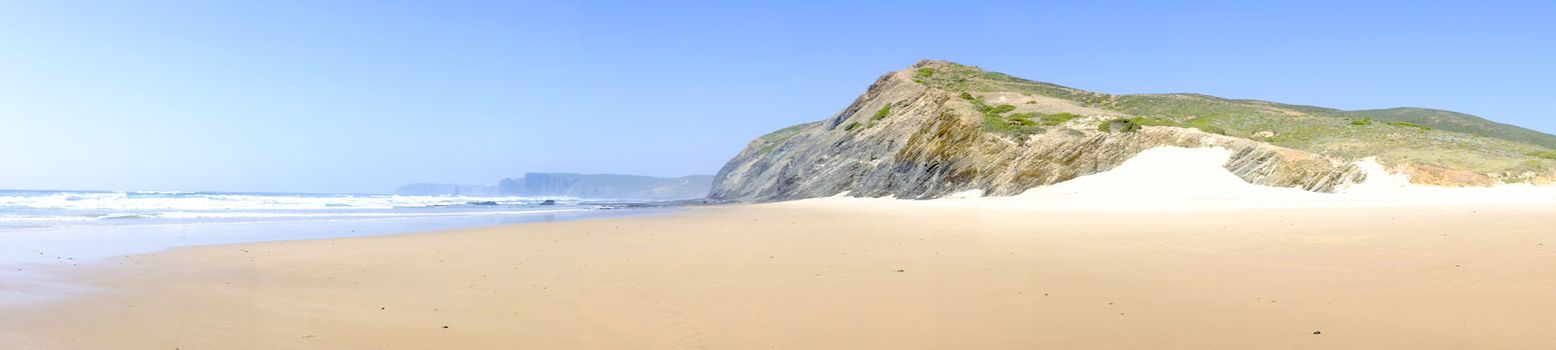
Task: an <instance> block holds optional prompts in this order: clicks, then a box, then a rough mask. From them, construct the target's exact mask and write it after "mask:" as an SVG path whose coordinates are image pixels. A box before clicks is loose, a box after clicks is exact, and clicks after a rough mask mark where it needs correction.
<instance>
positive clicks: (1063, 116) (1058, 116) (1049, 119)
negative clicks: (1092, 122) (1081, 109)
mask: <svg viewBox="0 0 1556 350" xmlns="http://www.w3.org/2000/svg"><path fill="white" fill-rule="evenodd" d="M1080 117H1081V116H1080V115H1079V114H1075V113H1054V114H1044V115H1043V116H1042V119H1041V120H1042V121H1043V125H1059V124H1064V122H1067V121H1070V120H1072V119H1075V118H1080Z"/></svg>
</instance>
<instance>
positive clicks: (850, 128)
mask: <svg viewBox="0 0 1556 350" xmlns="http://www.w3.org/2000/svg"><path fill="white" fill-rule="evenodd" d="M858 128H859V122H852V123H848V125H847V126H844V127H843V130H844V131H854V129H858Z"/></svg>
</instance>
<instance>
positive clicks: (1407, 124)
mask: <svg viewBox="0 0 1556 350" xmlns="http://www.w3.org/2000/svg"><path fill="white" fill-rule="evenodd" d="M1389 125H1393V126H1398V127H1402V128H1417V129H1421V131H1427V130H1432V128H1428V127H1425V126H1422V125H1421V124H1416V123H1411V122H1389Z"/></svg>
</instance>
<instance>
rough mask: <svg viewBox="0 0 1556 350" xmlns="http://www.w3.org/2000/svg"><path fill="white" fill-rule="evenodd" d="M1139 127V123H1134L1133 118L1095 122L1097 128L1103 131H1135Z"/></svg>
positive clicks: (1138, 129)
mask: <svg viewBox="0 0 1556 350" xmlns="http://www.w3.org/2000/svg"><path fill="white" fill-rule="evenodd" d="M1140 129H1141V127H1140V123H1136V122H1135V121H1134V120H1130V119H1124V118H1118V119H1113V120H1109V121H1105V122H1102V124H1097V130H1098V131H1105V132H1114V131H1118V132H1136V131H1140Z"/></svg>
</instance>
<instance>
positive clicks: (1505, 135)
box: [915, 61, 1556, 174]
mask: <svg viewBox="0 0 1556 350" xmlns="http://www.w3.org/2000/svg"><path fill="white" fill-rule="evenodd" d="M920 66H921V67H920V68H918V69H919V70H923V69H926V68H928V69H931V71H932V72H933V73H930V74H916V75H915V77H917V79H918V81H919V82H920V83H921V84H924V85H925V86H928V87H930V88H938V89H944V90H949V91H952V92H954V93H959V94H960V95H961V97H962V98H963V99H966V100H967V101H969V102H971V103H973V106H974V108H975V109H977V110H978V112H979V113H980V114H982V118H983V122H984V123H983V124H984V127H985V130H988V131H990V132H996V133H1000V134H1005V135H1011V136H1014V137H1022V136H1023V135H1030V134H1033V133H1036V132H1037V131H1039V130H1040V128H1042V127H1044V126H1051V125H1059V124H1063V123H1064V121H1068V120H1070V119H1074V117H1070V116H1059V115H1058V114H1054V115H1053V117H1050V115H1035V114H1030V113H1018V114H1014V115H1007V114H1006V113H1008V112H1011V111H1012V110H1014V108H1011V107H1005V106H1009V105H998V106H989V105H987V104H986V103H984V102H983V101H982V100H981V99H979V98H975V97H974V93H976V94H979V95H983V94H988V93H1002V92H1016V93H1020V94H1023V95H1028V96H1043V97H1048V98H1056V99H1060V100H1064V101H1069V102H1072V103H1074V104H1075V105H1078V106H1084V107H1090V108H1095V109H1101V110H1106V111H1112V112H1117V113H1120V114H1123V115H1126V116H1128V117H1126V119H1127V120H1128V121H1129V123H1130V124H1133V125H1138V126H1142V127H1149V126H1171V127H1185V128H1195V129H1199V130H1202V131H1205V132H1210V133H1217V134H1223V135H1229V136H1234V137H1242V138H1249V139H1254V140H1259V141H1263V142H1268V143H1271V144H1275V145H1279V146H1283V147H1289V148H1294V149H1300V150H1306V151H1310V152H1315V153H1319V154H1323V155H1328V156H1333V157H1337V158H1341V159H1360V158H1363V157H1370V156H1376V157H1378V158H1379V159H1380V160H1382V161H1384V162H1385V163H1387V164H1400V163H1413V164H1421V165H1429V166H1434V167H1439V168H1444V169H1454V170H1468V171H1472V172H1476V173H1480V174H1490V173H1506V172H1514V171H1524V170H1530V169H1556V158H1553V157H1549V155H1550V153H1548V152H1552V151H1550V150H1551V149H1556V136H1552V135H1548V134H1544V133H1540V132H1537V131H1533V130H1528V129H1524V128H1519V127H1516V126H1511V125H1506V124H1500V123H1495V122H1491V121H1488V120H1485V119H1482V118H1480V117H1476V116H1472V115H1468V114H1462V113H1454V112H1447V111H1438V110H1430V109H1421V108H1394V109H1383V110H1363V111H1344V110H1338V109H1331V108H1323V107H1314V106H1303V105H1291V104H1281V103H1274V102H1267V101H1259V100H1237V99H1226V98H1220V97H1215V96H1208V95H1202V94H1132V95H1110V94H1104V93H1096V92H1089V91H1084V90H1079V89H1074V88H1069V87H1065V86H1061V85H1056V84H1050V83H1044V82H1037V81H1031V80H1026V79H1021V78H1016V77H1012V76H1008V75H1005V74H1000V73H994V72H987V71H983V70H982V69H979V68H978V67H974V66H965V65H960V64H955V63H950V62H938V61H929V62H926V63H922V64H921V65H920ZM1012 103H1016V104H1030V103H1031V101H1024V102H1020V101H1017V102H1012ZM1061 119H1062V121H1061ZM1026 121H1033V123H1027V122H1026ZM1101 127H1102V126H1100V125H1099V129H1100V128H1101ZM1110 129H1111V128H1110Z"/></svg>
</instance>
